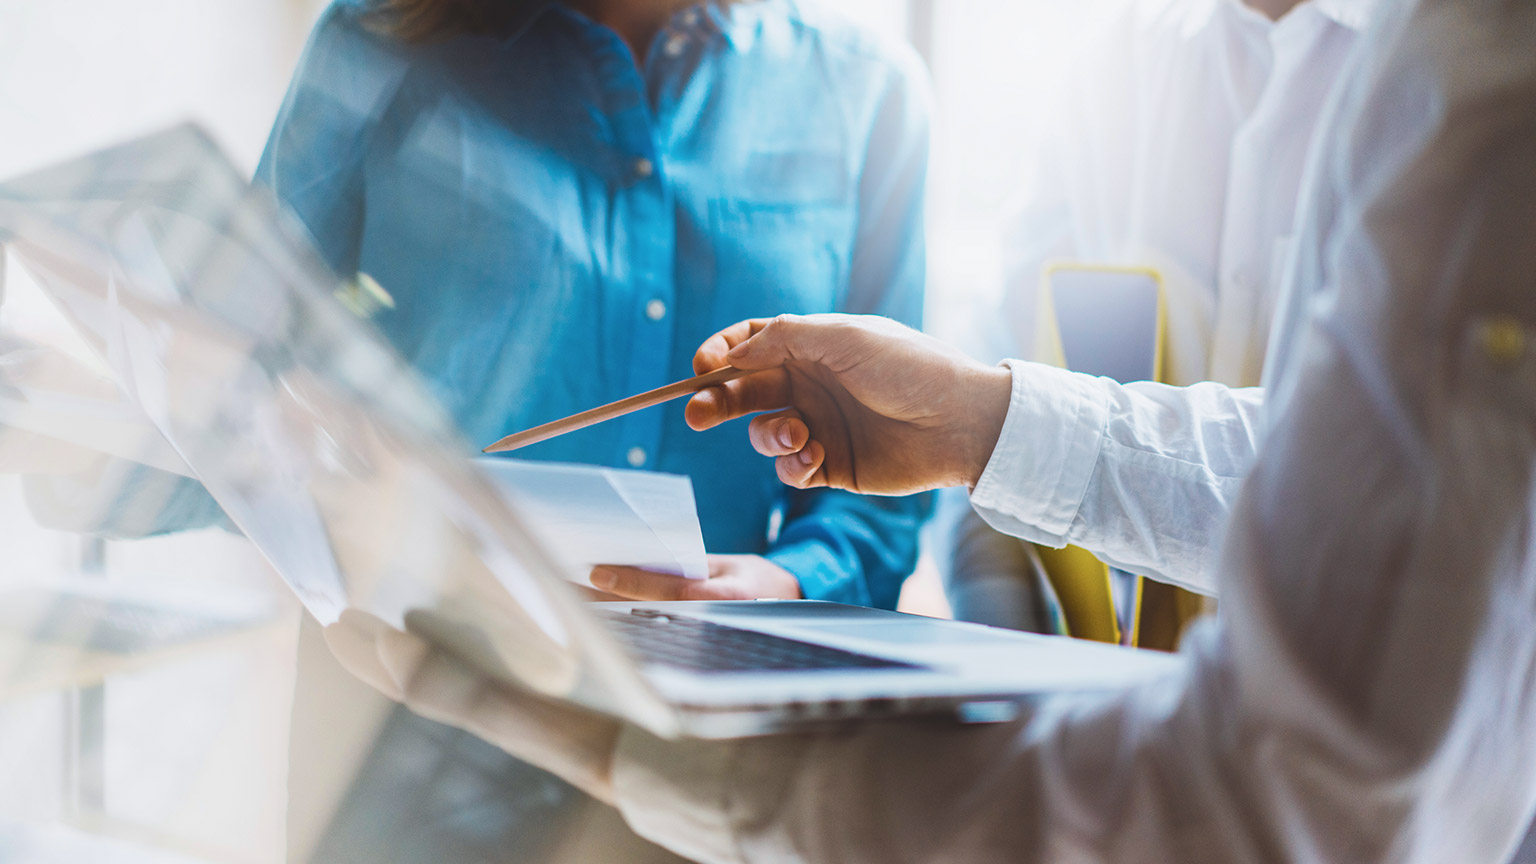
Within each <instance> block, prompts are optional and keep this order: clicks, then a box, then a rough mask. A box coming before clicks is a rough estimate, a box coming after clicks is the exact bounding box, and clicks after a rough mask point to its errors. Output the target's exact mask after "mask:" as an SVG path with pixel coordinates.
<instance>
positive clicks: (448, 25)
mask: <svg viewBox="0 0 1536 864" xmlns="http://www.w3.org/2000/svg"><path fill="white" fill-rule="evenodd" d="M533 2H537V0H372V2H370V3H369V4H368V15H367V22H368V25H369V26H370V27H372V28H373V29H374V30H378V31H380V32H383V33H388V34H389V35H391V36H394V37H396V38H397V39H401V40H404V41H406V42H426V41H429V40H432V39H437V38H441V37H446V36H456V35H459V34H463V33H467V34H474V35H485V36H500V35H504V34H506V33H507V32H509V31H510V30H511V28H512V22H513V21H515V20H516V17H517V14H518V13H519V12H521V11H523V10H524V8H525V7H526V6H527V5H529V4H530V3H533Z"/></svg>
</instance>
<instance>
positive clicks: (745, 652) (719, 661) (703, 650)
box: [599, 609, 921, 672]
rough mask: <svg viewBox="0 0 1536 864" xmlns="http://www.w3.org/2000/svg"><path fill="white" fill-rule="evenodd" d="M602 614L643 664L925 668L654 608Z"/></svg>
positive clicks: (717, 668) (712, 668)
mask: <svg viewBox="0 0 1536 864" xmlns="http://www.w3.org/2000/svg"><path fill="white" fill-rule="evenodd" d="M599 614H600V615H601V616H602V618H603V620H604V621H605V623H607V624H608V626H609V630H610V631H612V632H613V634H614V635H616V636H617V637H618V638H619V641H621V642H623V643H624V644H625V645H626V646H627V647H628V648H629V649H630V650H631V651H633V652H634V653H635V654H636V655H637V656H639V657H640V658H641V660H643V661H645V662H648V663H654V664H657V665H660V666H671V667H674V668H678V669H686V670H688V671H690V672H791V671H793V672H805V671H814V670H827V671H831V670H843V669H917V668H921V667H918V666H914V665H912V664H910V663H901V662H898V661H895V660H886V659H883V658H880V657H871V656H869V655H868V654H859V653H856V652H853V651H844V650H842V649H840V648H831V647H828V646H826V645H816V644H814V643H811V642H801V641H799V640H796V639H787V638H785V637H783V636H773V635H770V634H768V633H759V632H757V631H755V630H743V629H741V628H739V627H731V626H728V625H725V624H716V623H714V622H713V621H704V620H702V619H699V618H689V617H686V616H682V615H674V614H671V613H663V612H659V611H657V610H654V609H636V610H634V611H633V612H628V613H625V612H615V611H612V610H607V609H604V610H602V611H601V612H600V613H599Z"/></svg>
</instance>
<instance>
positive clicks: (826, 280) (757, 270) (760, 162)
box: [709, 151, 855, 321]
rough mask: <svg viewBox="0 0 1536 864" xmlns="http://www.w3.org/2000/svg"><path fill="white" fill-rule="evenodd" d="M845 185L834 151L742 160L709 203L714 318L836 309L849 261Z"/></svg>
mask: <svg viewBox="0 0 1536 864" xmlns="http://www.w3.org/2000/svg"><path fill="white" fill-rule="evenodd" d="M851 186H852V183H851V179H850V178H849V177H848V169H847V167H846V165H845V163H844V160H843V158H842V156H841V154H831V153H806V152H794V151H777V152H762V153H755V154H752V155H751V156H749V157H748V159H747V160H746V161H745V164H744V166H743V169H742V171H741V172H740V173H739V174H738V176H737V178H736V180H735V182H732V183H730V184H729V185H727V186H725V187H723V188H722V189H720V190H719V192H718V193H717V194H716V195H715V196H714V197H713V198H711V199H710V201H709V220H710V234H711V243H712V246H713V248H714V253H715V275H716V280H715V313H716V320H717V321H724V320H730V321H735V320H740V319H742V318H753V317H763V316H770V315H777V314H782V313H793V314H799V315H805V314H811V313H815V312H830V311H834V310H835V309H837V308H838V307H839V306H840V305H841V304H842V302H843V298H844V297H845V296H846V293H847V290H846V287H847V280H848V265H849V262H850V260H851V257H852V247H853V232H854V219H855V215H854V209H855V208H854V205H853V201H852V199H853V196H852V194H851V193H850V188H851Z"/></svg>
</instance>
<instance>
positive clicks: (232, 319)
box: [0, 127, 703, 729]
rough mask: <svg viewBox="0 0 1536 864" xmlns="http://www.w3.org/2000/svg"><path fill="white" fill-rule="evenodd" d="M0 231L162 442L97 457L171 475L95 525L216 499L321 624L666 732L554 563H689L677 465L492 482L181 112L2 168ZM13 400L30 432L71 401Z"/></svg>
mask: <svg viewBox="0 0 1536 864" xmlns="http://www.w3.org/2000/svg"><path fill="white" fill-rule="evenodd" d="M0 245H3V246H5V247H6V248H7V249H8V251H9V253H10V254H11V256H12V257H13V260H14V262H15V263H17V264H18V265H19V266H20V268H22V269H24V270H25V271H26V272H27V273H28V274H29V275H30V277H31V278H32V279H34V280H35V281H36V283H37V285H38V286H39V287H40V288H41V289H42V291H43V293H44V294H46V296H47V297H48V298H49V300H50V301H51V302H52V303H53V305H54V306H56V307H57V309H58V312H59V313H61V316H62V318H63V319H64V321H65V322H66V325H67V327H68V328H69V329H71V330H72V331H73V332H75V333H77V334H78V335H79V337H80V338H81V339H82V340H83V343H84V346H85V348H86V350H87V351H88V352H89V354H90V356H91V357H92V358H93V359H94V360H95V361H96V362H97V363H98V364H99V365H100V366H101V368H102V369H104V370H105V371H106V372H107V373H108V374H109V375H110V376H111V379H112V383H113V384H115V386H116V387H117V389H118V390H119V391H120V392H121V393H122V394H123V395H124V396H125V397H126V399H127V400H128V401H129V403H130V404H131V405H133V406H134V407H136V408H137V409H138V411H139V412H141V413H142V415H143V417H144V418H146V419H147V420H148V424H147V425H146V426H144V428H145V429H146V430H149V432H150V434H149V435H147V436H145V437H146V438H147V439H156V438H163V440H164V442H165V443H167V444H168V445H169V446H170V448H171V450H172V451H173V455H174V457H175V458H172V457H171V456H170V455H167V454H165V453H163V452H162V453H159V454H157V455H156V456H155V457H153V458H155V459H156V461H159V462H162V463H164V464H162V465H161V466H160V467H161V468H167V469H170V470H169V471H163V472H162V471H158V469H156V468H153V467H150V466H145V464H144V463H145V462H148V461H150V459H151V458H152V457H151V456H150V455H146V454H150V453H153V452H154V451H153V448H149V447H142V448H135V449H133V450H130V451H126V454H127V455H126V456H125V453H124V452H118V453H110V454H108V455H109V456H111V457H112V460H109V461H119V462H120V461H124V460H125V458H126V459H127V460H128V461H130V462H133V463H134V465H135V467H134V468H133V469H132V470H131V471H129V472H128V473H129V474H130V475H131V476H133V477H134V478H138V479H142V478H144V477H146V476H149V475H150V474H151V473H158V474H167V475H169V477H170V479H169V480H163V478H162V481H163V482H159V483H156V484H153V485H154V486H156V487H157V488H158V489H160V490H161V491H163V493H164V494H163V495H161V496H158V498H155V497H149V496H142V495H141V496H135V497H133V498H132V499H129V500H127V501H125V500H124V499H122V498H121V497H120V496H117V495H107V496H105V497H104V498H103V500H102V501H101V502H100V503H101V505H102V521H103V523H107V522H120V521H122V520H121V519H120V518H118V517H119V516H120V514H119V512H117V511H119V510H121V509H123V506H124V504H125V503H126V504H127V505H129V506H131V508H132V509H134V510H136V511H142V512H141V513H140V518H138V519H136V520H134V522H135V524H139V525H148V526H151V528H152V529H153V530H154V531H157V532H164V531H172V530H175V529H176V526H177V524H179V522H178V520H180V521H185V522H188V523H190V522H192V521H193V519H192V517H198V516H200V515H201V514H202V512H203V511H205V510H207V509H213V510H216V511H217V510H222V513H223V515H225V516H227V517H228V520H229V522H231V523H232V524H233V526H235V527H236V528H238V530H239V531H240V532H241V533H242V534H244V535H245V536H246V537H248V538H249V539H250V540H251V541H252V542H253V543H254V544H255V545H256V546H257V547H258V548H259V549H260V550H261V552H262V554H263V555H264V556H265V557H266V558H267V559H268V560H269V561H270V562H271V563H272V565H273V567H274V569H275V570H276V571H277V572H278V574H280V575H281V577H282V578H283V580H284V581H285V582H286V583H287V584H288V586H289V587H290V588H291V589H292V590H293V592H294V594H295V595H296V596H297V597H298V599H299V600H300V601H302V602H303V604H304V605H305V607H306V608H307V609H308V610H309V611H310V612H311V613H312V614H313V615H314V617H315V618H316V620H318V621H319V622H320V623H321V624H328V623H331V622H334V621H335V620H337V618H338V616H339V615H340V613H341V611H342V610H345V609H352V610H357V611H359V612H363V613H366V614H367V615H369V616H372V617H374V618H377V619H379V620H381V621H382V622H384V623H385V624H387V625H388V626H390V627H394V628H396V629H401V630H412V631H415V632H417V633H420V634H422V635H423V636H425V637H426V638H428V639H429V640H431V641H434V642H437V643H438V644H441V645H443V646H444V647H446V648H448V649H449V650H453V651H455V652H457V653H460V654H461V655H462V656H465V657H467V658H472V662H475V663H476V664H477V665H480V666H481V667H482V668H483V669H484V670H485V671H487V672H488V673H489V674H492V675H494V676H497V677H499V678H502V679H504V680H509V681H516V682H518V683H519V684H521V685H524V686H528V687H531V688H533V689H535V690H538V691H540V692H543V693H546V694H549V695H554V696H560V697H565V698H575V699H577V701H582V702H584V704H588V705H590V706H593V707H596V708H598V709H599V710H607V711H609V712H610V713H616V714H621V715H625V716H634V717H642V718H645V719H646V721H647V722H650V723H654V724H655V726H656V727H657V728H662V729H665V728H670V724H671V723H672V722H673V718H672V717H671V715H670V714H669V713H667V712H666V709H665V708H664V706H663V705H662V703H661V702H660V701H659V700H658V699H657V697H656V695H655V694H654V693H653V692H652V691H650V690H649V689H648V688H646V687H645V685H644V684H643V683H641V681H640V679H639V677H638V676H637V675H636V674H635V673H634V670H633V667H632V663H631V661H630V660H629V658H628V657H626V656H625V654H624V653H623V651H622V650H621V649H620V647H619V645H618V643H617V642H616V641H615V640H614V639H613V637H612V636H610V635H609V634H608V633H607V632H606V631H604V630H603V629H602V627H601V625H600V624H599V623H598V622H596V621H595V620H593V619H592V617H591V616H589V615H587V614H586V612H585V608H584V604H583V602H582V601H581V600H580V599H579V598H578V597H577V596H576V595H575V592H573V591H571V590H570V588H569V585H568V584H567V582H566V579H577V580H580V581H584V580H585V565H587V564H589V563H597V562H592V561H588V560H587V559H588V558H589V557H590V553H592V552H600V553H603V554H601V555H599V556H598V557H599V558H605V557H606V556H607V555H608V554H613V555H620V553H622V555H621V556H620V557H621V559H622V560H621V561H618V562H615V561H612V560H605V561H602V562H601V563H639V564H642V565H645V566H652V567H657V568H659V569H664V570H672V571H675V572H683V573H689V574H702V569H703V567H702V561H701V559H702V542H701V540H700V535H699V528H698V523H697V516H696V513H695V512H694V505H693V501H692V495H691V490H689V489H688V487H687V484H686V481H682V480H680V479H679V478H668V477H664V476H657V475H635V474H632V473H630V472H624V473H618V472H614V473H607V472H603V471H601V470H598V471H595V472H593V471H580V470H576V469H570V468H550V467H548V466H545V467H543V468H539V467H528V468H524V469H521V470H520V473H519V476H518V477H515V478H506V479H508V480H509V482H492V478H491V475H490V474H489V473H488V472H487V471H485V470H482V469H481V468H480V467H479V465H478V464H477V463H475V462H474V461H473V459H472V458H471V457H472V454H474V453H475V448H473V447H472V446H471V445H469V444H468V443H467V442H466V441H464V440H463V439H462V437H461V436H460V435H459V434H458V432H457V430H456V428H455V427H454V425H453V423H452V421H451V419H450V417H449V416H448V414H447V412H446V411H445V410H444V409H443V407H442V405H441V404H439V403H438V402H437V400H436V399H434V398H433V396H432V394H431V391H430V389H429V388H428V387H427V386H426V384H425V383H424V382H423V381H422V380H421V379H420V378H419V376H418V375H417V374H416V373H415V371H414V370H412V369H411V368H410V367H409V366H408V365H407V364H406V363H405V362H404V361H403V360H402V359H401V357H400V356H399V355H398V354H397V353H396V352H395V351H394V350H393V349H392V347H391V346H390V344H389V343H388V341H387V340H386V339H385V338H383V336H382V334H381V333H380V332H379V331H378V329H377V328H376V327H375V326H374V324H373V322H372V321H371V320H369V319H368V317H367V316H368V314H369V312H368V310H366V309H361V308H359V306H358V304H355V303H347V302H343V300H344V299H345V298H346V297H347V296H350V295H349V294H348V292H349V290H352V289H350V288H349V283H348V282H347V280H344V279H342V278H339V277H338V275H337V274H335V273H333V272H331V271H330V269H329V268H328V267H327V266H326V264H325V263H324V261H323V260H322V259H321V258H320V256H319V255H318V254H317V253H316V252H315V251H314V249H313V247H312V245H311V244H310V242H309V241H308V237H307V236H306V234H305V232H304V229H303V226H302V224H301V223H298V222H297V221H296V220H294V219H292V218H291V217H290V216H289V215H288V214H286V213H284V212H283V211H282V209H281V208H280V207H279V206H278V204H277V202H276V201H275V200H274V199H273V198H272V196H271V193H270V192H269V191H268V190H265V189H262V188H259V187H252V186H251V185H250V184H249V183H248V182H247V181H246V180H245V179H244V178H242V177H241V176H239V175H238V174H237V173H236V172H235V171H234V169H233V168H232V167H231V166H230V164H229V162H228V160H227V159H225V158H224V157H223V156H222V154H220V153H219V151H218V149H217V147H215V146H214V145H213V143H212V142H211V141H209V140H208V139H207V137H206V136H205V135H203V134H202V133H201V132H199V131H198V130H196V129H194V128H191V127H182V128H178V129H173V130H170V131H167V132H164V133H161V134H158V135H154V136H150V137H147V138H143V139H139V140H137V141H133V142H129V143H127V144H124V145H121V146H118V147H114V148H111V149H108V150H104V151H101V152H98V153H95V154H91V155H88V156H85V157H82V158H79V159H76V160H72V161H70V162H67V163H64V164H62V165H59V166H56V167H54V168H50V169H45V170H43V171H40V172H37V173H34V174H31V175H28V176H26V177H21V178H16V179H13V180H10V181H7V182H5V183H3V184H0ZM385 287H386V288H387V286H385ZM380 314H385V313H380ZM52 380H53V378H52V377H50V378H49V381H50V382H52ZM57 389H58V388H54V390H53V391H49V392H50V395H55V392H54V391H56V390H57ZM24 395H25V394H24ZM28 398H29V399H30V398H31V397H30V396H29V397H28ZM98 401H102V400H98ZM27 404H28V407H29V408H31V409H33V410H32V412H31V413H30V414H29V415H28V416H29V420H28V422H29V424H32V425H39V426H40V424H41V422H42V419H50V420H51V419H54V418H55V417H56V416H57V415H59V414H60V413H64V414H67V413H68V412H69V410H71V409H72V408H73V407H74V406H73V404H72V403H70V402H69V401H68V400H63V401H61V400H59V399H53V400H52V401H51V402H50V403H49V404H48V405H46V406H39V405H38V404H36V400H35V399H33V400H31V401H30V402H29V403H27ZM39 407H47V408H49V416H48V418H43V417H42V415H41V414H39V413H38V412H37V411H36V409H37V408H39ZM0 431H4V429H3V420H0ZM12 431H13V432H14V431H16V430H14V429H13V430H12ZM53 431H57V427H56V426H55V427H53ZM29 434H31V433H29ZM0 443H3V442H0ZM77 443H79V444H81V446H82V447H84V448H87V449H92V450H97V451H100V450H101V449H104V448H99V447H92V446H91V444H90V443H89V442H84V441H81V442H77ZM146 443H152V441H151V440H147V441H146ZM135 457H137V458H135ZM176 459H179V460H180V462H179V463H178V462H177V461H176ZM140 460H142V461H140ZM183 463H184V465H185V466H186V469H187V470H189V471H190V473H191V474H192V475H193V476H194V477H195V478H196V481H197V482H195V483H194V482H193V481H192V480H190V479H187V478H183V477H179V476H177V475H176V474H174V473H173V472H174V471H175V469H176V468H177V467H180V464H183ZM505 470H508V471H519V469H515V468H508V469H505ZM551 471H553V472H555V473H554V474H550V473H548V472H551ZM135 485H145V484H142V483H139V484H135ZM525 487H526V488H525ZM205 493H206V494H205ZM210 496H211V497H210ZM199 498H201V499H204V500H205V501H206V507H200V505H199V501H198V500H196V499H199ZM561 499H563V503H559V504H558V506H557V505H556V503H552V502H560V501H561ZM162 501H163V502H164V503H163V504H162ZM215 502H216V503H215ZM184 516H185V517H187V518H185V519H183V517H184ZM609 517H613V518H614V519H615V520H617V521H615V522H612V523H607V524H605V523H604V522H603V520H605V519H607V518H609ZM203 524H207V521H206V520H204V522H203ZM83 530H90V529H89V528H86V529H83ZM561 577H565V578H564V579H563V578H561Z"/></svg>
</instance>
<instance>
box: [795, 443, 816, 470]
mask: <svg viewBox="0 0 1536 864" xmlns="http://www.w3.org/2000/svg"><path fill="white" fill-rule="evenodd" d="M795 455H796V456H798V457H800V464H801V465H804V466H805V467H807V468H809V467H811V463H812V462H814V461H816V460H814V459H812V458H811V448H809V447H807V448H805V449H804V450H801V451H800V452H799V453H796V454H795Z"/></svg>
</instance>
